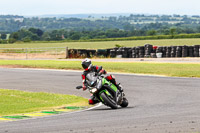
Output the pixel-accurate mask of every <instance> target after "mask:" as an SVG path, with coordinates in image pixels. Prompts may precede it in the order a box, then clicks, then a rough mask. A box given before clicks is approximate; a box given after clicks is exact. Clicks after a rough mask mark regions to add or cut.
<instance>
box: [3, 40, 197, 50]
mask: <svg viewBox="0 0 200 133" xmlns="http://www.w3.org/2000/svg"><path fill="white" fill-rule="evenodd" d="M199 41H200V38H188V39H161V40H159V39H157V40H130V41H100V42H59V41H58V42H49V43H48V42H31V43H15V44H2V45H0V48H42V47H69V48H70V49H72V48H75V49H106V48H114V47H115V45H116V44H118V45H122V46H124V47H135V46H144V45H145V44H152V45H157V46H172V45H173V46H179V45H197V44H199Z"/></svg>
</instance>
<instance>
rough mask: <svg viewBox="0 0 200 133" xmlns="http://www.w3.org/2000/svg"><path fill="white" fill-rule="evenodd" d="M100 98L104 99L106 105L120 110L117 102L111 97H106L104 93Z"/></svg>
mask: <svg viewBox="0 0 200 133" xmlns="http://www.w3.org/2000/svg"><path fill="white" fill-rule="evenodd" d="M100 97H101V98H102V99H103V101H104V103H105V104H106V105H107V106H109V107H111V108H112V109H117V108H118V106H117V104H116V102H115V101H114V100H113V99H112V98H111V97H109V96H108V95H106V94H105V93H104V92H103V93H101V94H100Z"/></svg>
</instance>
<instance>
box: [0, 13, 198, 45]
mask: <svg viewBox="0 0 200 133" xmlns="http://www.w3.org/2000/svg"><path fill="white" fill-rule="evenodd" d="M199 24H200V16H187V15H183V16H180V15H161V16H159V15H133V14H130V16H119V17H112V16H111V17H102V18H98V19H97V18H93V17H91V16H90V17H88V18H85V19H80V18H55V17H54V18H39V17H32V18H25V17H23V16H12V15H7V16H5V15H0V43H14V42H16V41H24V42H30V41H60V40H69V41H70V40H83V41H84V40H95V39H96V40H98V39H104V40H106V38H126V37H133V36H134V37H135V38H137V37H138V39H140V38H141V37H140V36H146V38H148V37H149V36H162V35H166V36H168V35H170V38H175V36H176V37H177V35H179V34H196V33H200V26H199ZM182 37H183V36H182ZM184 37H186V36H184ZM187 37H194V36H193V35H192V36H187ZM195 37H196V36H195ZM153 38H156V37H153ZM108 40H109V39H108Z"/></svg>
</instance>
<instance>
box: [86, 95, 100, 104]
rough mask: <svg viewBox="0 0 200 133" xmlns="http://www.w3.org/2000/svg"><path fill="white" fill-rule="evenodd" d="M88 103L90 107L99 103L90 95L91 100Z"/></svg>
mask: <svg viewBox="0 0 200 133" xmlns="http://www.w3.org/2000/svg"><path fill="white" fill-rule="evenodd" d="M88 103H89V104H90V105H94V104H96V103H99V101H98V100H97V99H96V98H95V97H94V96H93V95H92V96H91V98H90V99H89V100H88Z"/></svg>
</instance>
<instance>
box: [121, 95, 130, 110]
mask: <svg viewBox="0 0 200 133" xmlns="http://www.w3.org/2000/svg"><path fill="white" fill-rule="evenodd" d="M120 106H121V107H122V108H125V107H127V106H128V100H127V99H126V98H125V97H124V98H123V102H122V104H121V105H120Z"/></svg>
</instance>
